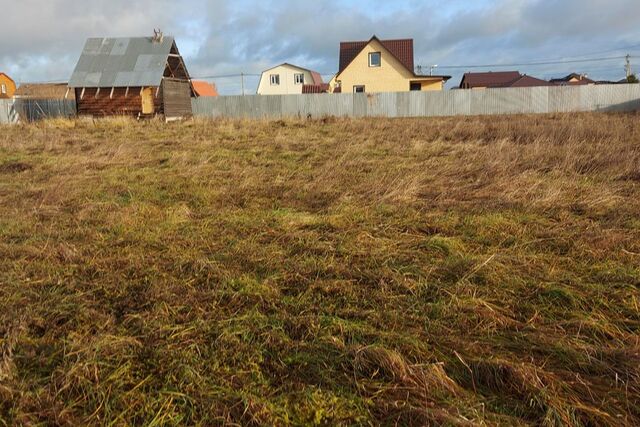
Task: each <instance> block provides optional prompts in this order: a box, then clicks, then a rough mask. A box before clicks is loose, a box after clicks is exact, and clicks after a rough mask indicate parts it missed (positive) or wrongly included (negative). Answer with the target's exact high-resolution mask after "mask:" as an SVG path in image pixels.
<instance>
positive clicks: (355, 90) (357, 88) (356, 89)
mask: <svg viewBox="0 0 640 427" xmlns="http://www.w3.org/2000/svg"><path fill="white" fill-rule="evenodd" d="M353 93H364V86H354V87H353Z"/></svg>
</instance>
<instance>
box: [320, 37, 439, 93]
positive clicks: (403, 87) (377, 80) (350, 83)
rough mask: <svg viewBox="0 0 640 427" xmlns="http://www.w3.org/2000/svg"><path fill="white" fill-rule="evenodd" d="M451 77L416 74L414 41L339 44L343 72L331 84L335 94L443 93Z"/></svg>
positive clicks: (373, 38)
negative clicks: (435, 91) (437, 91)
mask: <svg viewBox="0 0 640 427" xmlns="http://www.w3.org/2000/svg"><path fill="white" fill-rule="evenodd" d="M450 78H451V77H450V76H433V75H428V76H427V75H421V74H417V73H416V72H415V71H414V61H413V39H402V40H380V39H378V38H377V37H376V36H373V37H372V38H371V39H370V40H368V41H355V42H342V43H340V69H339V71H338V74H336V76H335V77H334V78H333V79H332V80H331V83H330V84H331V87H332V90H333V92H337V91H338V90H336V89H337V88H340V89H339V90H340V91H341V92H343V93H349V92H354V93H376V92H408V91H430V90H442V89H443V87H444V84H445V82H446V81H447V80H449V79H450Z"/></svg>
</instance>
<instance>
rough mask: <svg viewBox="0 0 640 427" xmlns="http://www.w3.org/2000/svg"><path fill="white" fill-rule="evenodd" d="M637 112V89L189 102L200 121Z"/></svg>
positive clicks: (615, 87)
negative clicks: (227, 118)
mask: <svg viewBox="0 0 640 427" xmlns="http://www.w3.org/2000/svg"><path fill="white" fill-rule="evenodd" d="M636 110H640V84H620V85H594V86H570V87H569V86H562V87H534V88H507V89H487V90H450V91H441V92H399V93H380V94H350V93H343V94H308V95H272V96H260V95H252V96H221V97H216V98H198V99H194V100H193V114H194V115H195V116H202V117H231V118H284V117H309V116H310V117H323V116H339V117H430V116H459V115H487V114H532V113H562V112H578V111H636Z"/></svg>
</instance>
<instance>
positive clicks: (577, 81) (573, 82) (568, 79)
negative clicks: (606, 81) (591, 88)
mask: <svg viewBox="0 0 640 427" xmlns="http://www.w3.org/2000/svg"><path fill="white" fill-rule="evenodd" d="M549 82H550V83H552V84H554V85H558V86H583V85H593V84H596V82H595V81H594V80H591V79H590V78H588V77H587V76H586V74H578V73H571V74H569V75H568V76H565V77H561V78H559V79H551V80H549Z"/></svg>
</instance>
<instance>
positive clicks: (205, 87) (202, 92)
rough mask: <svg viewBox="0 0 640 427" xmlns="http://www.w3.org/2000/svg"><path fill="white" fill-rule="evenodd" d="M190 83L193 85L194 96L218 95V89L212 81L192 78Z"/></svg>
mask: <svg viewBox="0 0 640 427" xmlns="http://www.w3.org/2000/svg"><path fill="white" fill-rule="evenodd" d="M191 84H192V85H193V93H194V95H195V96H196V97H211V96H218V89H217V88H216V85H215V84H214V83H209V82H204V81H202V80H192V81H191Z"/></svg>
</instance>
